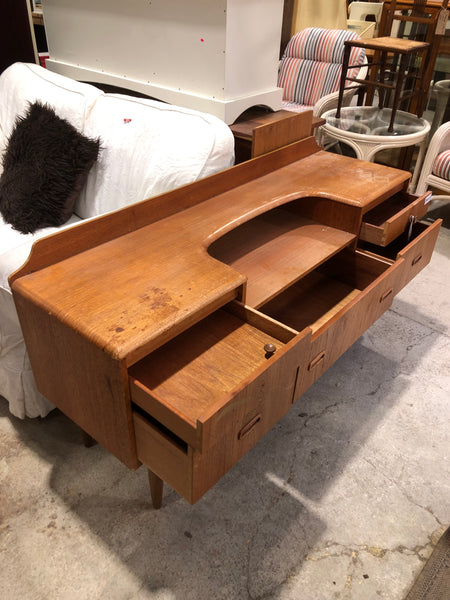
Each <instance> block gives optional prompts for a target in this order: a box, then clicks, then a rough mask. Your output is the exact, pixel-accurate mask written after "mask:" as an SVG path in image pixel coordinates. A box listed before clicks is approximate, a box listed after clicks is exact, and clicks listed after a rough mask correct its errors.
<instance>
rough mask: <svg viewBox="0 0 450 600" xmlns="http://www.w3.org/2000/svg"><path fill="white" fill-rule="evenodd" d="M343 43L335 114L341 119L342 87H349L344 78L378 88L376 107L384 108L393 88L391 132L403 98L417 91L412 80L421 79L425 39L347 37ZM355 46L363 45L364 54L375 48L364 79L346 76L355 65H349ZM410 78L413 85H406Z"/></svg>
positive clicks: (425, 46)
mask: <svg viewBox="0 0 450 600" xmlns="http://www.w3.org/2000/svg"><path fill="white" fill-rule="evenodd" d="M344 46H345V49H344V56H343V63H342V74H341V83H340V88H339V98H338V107H337V112H336V117H337V118H340V113H341V107H342V99H343V96H344V90H345V89H349V87H352V86H347V87H346V82H347V81H353V82H356V83H358V84H363V85H364V86H366V88H369V89H370V88H372V90H373V89H378V98H379V101H378V106H379V108H380V109H381V108H384V107H385V100H386V99H387V98H388V95H387V94H386V92H387V91H391V90H393V92H394V97H393V101H392V107H391V108H392V116H391V120H390V123H389V129H388V131H389V132H392V131H393V129H394V121H395V115H396V112H397V110H398V108H399V107H400V106H401V104H402V103H403V102H404V101H405V100H408V99H411V98H412V97H414V96H416V95H417V94H419V93H420V90H419V89H418V87H417V86H416V85H415V83H416V81H417V80H419V79H420V76H421V73H422V72H423V69H424V67H425V58H426V50H427V49H428V48H429V46H430V45H429V44H428V43H427V42H418V41H414V40H407V39H403V38H395V37H390V36H387V37H380V38H372V39H370V38H369V39H359V40H348V41H345V42H344ZM354 47H358V48H364V49H365V50H366V53H367V50H373V51H374V59H373V62H372V63H371V64H370V72H369V77H368V78H367V79H365V80H361V79H358V78H356V77H349V75H348V71H349V70H350V69H351V68H354V65H349V58H350V52H351V50H352V48H354ZM410 80H413V83H412V85H409V84H408V85H406V84H407V82H408V81H410ZM358 87H359V86H358ZM368 97H369V98H372V97H373V92H372V94H368Z"/></svg>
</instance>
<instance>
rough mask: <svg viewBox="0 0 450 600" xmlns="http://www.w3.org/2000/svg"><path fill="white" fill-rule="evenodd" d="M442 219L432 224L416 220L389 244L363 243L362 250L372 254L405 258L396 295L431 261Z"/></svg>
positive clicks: (390, 258) (391, 257)
mask: <svg viewBox="0 0 450 600" xmlns="http://www.w3.org/2000/svg"><path fill="white" fill-rule="evenodd" d="M441 224H442V219H437V220H436V221H435V222H434V223H432V224H427V223H422V222H416V223H413V224H412V226H411V228H409V227H408V230H407V231H405V232H403V233H402V234H401V235H400V236H398V237H397V238H396V239H395V240H394V241H392V242H391V243H390V244H388V245H387V246H385V247H383V248H380V247H379V246H377V245H375V244H369V243H362V244H361V250H362V251H365V252H366V253H367V254H370V255H372V256H382V257H385V258H386V259H388V260H391V261H392V262H393V261H396V260H399V259H403V262H402V269H401V272H400V273H399V276H398V277H397V279H396V281H395V286H394V295H395V294H397V293H398V292H399V291H400V290H401V289H402V288H403V287H404V286H405V285H406V284H407V283H408V282H409V281H411V279H413V278H414V277H415V276H416V275H417V274H418V273H419V272H420V271H421V270H422V269H423V268H424V267H426V265H427V264H428V263H429V262H430V259H431V256H432V254H433V250H434V247H435V245H436V240H437V237H438V234H439V229H440V227H441Z"/></svg>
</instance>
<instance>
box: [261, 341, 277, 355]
mask: <svg viewBox="0 0 450 600" xmlns="http://www.w3.org/2000/svg"><path fill="white" fill-rule="evenodd" d="M276 349H277V348H276V346H275V344H264V352H265V353H266V355H268V356H267V357H269V356H272V354H273V353H274V352H275V350H276Z"/></svg>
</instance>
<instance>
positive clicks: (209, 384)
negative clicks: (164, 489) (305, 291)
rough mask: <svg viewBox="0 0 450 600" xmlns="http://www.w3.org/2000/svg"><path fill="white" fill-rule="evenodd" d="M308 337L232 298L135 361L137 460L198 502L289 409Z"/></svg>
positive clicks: (132, 389) (133, 393)
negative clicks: (228, 302) (226, 305)
mask: <svg viewBox="0 0 450 600" xmlns="http://www.w3.org/2000/svg"><path fill="white" fill-rule="evenodd" d="M231 311H233V312H231ZM233 313H234V314H233ZM309 338H310V331H309V330H307V331H305V332H302V333H301V334H297V333H296V332H295V331H292V330H290V329H289V328H287V327H283V326H282V325H281V324H278V323H276V322H274V321H272V320H271V319H270V318H267V317H264V316H262V315H260V314H259V313H257V312H256V311H252V310H251V309H248V308H246V307H244V306H243V305H240V304H238V303H234V304H233V303H232V304H231V305H230V306H229V307H228V310H227V308H224V309H220V310H218V311H216V312H215V313H213V314H212V315H210V316H208V317H207V318H205V319H204V320H203V321H201V322H199V323H197V324H196V325H194V326H193V327H191V328H190V329H189V330H188V331H186V332H184V333H182V334H181V335H179V336H178V337H177V338H175V339H173V340H171V341H170V342H168V343H167V344H165V345H164V346H162V347H161V348H159V349H158V350H156V351H155V352H153V353H151V354H150V355H149V356H148V357H146V358H145V359H144V360H142V361H140V362H139V363H137V364H136V365H134V366H132V367H131V368H130V369H129V381H130V392H131V400H132V402H133V419H134V425H135V431H136V445H137V454H138V458H139V460H141V461H142V462H143V463H144V464H145V465H146V466H147V467H148V468H149V469H151V471H153V472H154V473H156V475H158V476H159V477H160V478H161V479H163V480H164V481H166V482H167V483H169V485H171V486H172V487H173V488H174V489H176V490H177V491H178V492H179V493H180V494H182V495H183V496H184V497H185V498H186V499H187V500H188V501H190V502H195V501H196V500H197V499H198V498H199V497H200V496H201V495H202V494H203V493H204V492H205V491H206V490H207V489H208V488H209V487H211V486H212V485H213V484H214V483H215V482H216V481H217V480H218V479H220V477H221V476H222V475H224V473H225V472H226V471H227V470H228V469H229V468H230V467H231V466H233V464H235V463H236V462H237V461H238V460H239V459H240V458H241V457H242V456H243V455H244V454H245V453H246V452H247V451H248V450H249V449H250V448H251V447H252V446H253V445H254V444H255V443H256V442H257V441H258V439H260V437H261V436H262V435H263V434H264V433H266V432H267V431H268V430H269V429H270V428H271V427H272V426H273V425H274V424H275V423H276V422H277V421H278V420H279V419H280V418H281V417H282V416H283V415H284V414H285V413H286V412H287V411H288V410H289V408H290V406H291V404H292V400H293V394H294V389H295V379H296V375H297V364H298V363H299V362H300V361H301V359H302V357H303V356H305V355H306V354H307V353H308V346H309Z"/></svg>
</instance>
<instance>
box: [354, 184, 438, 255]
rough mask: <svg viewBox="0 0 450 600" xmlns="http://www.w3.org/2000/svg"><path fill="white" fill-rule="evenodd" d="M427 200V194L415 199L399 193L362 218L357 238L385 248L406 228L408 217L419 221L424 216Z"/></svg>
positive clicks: (428, 195)
mask: <svg viewBox="0 0 450 600" xmlns="http://www.w3.org/2000/svg"><path fill="white" fill-rule="evenodd" d="M429 199H430V194H429V193H426V194H424V195H423V196H420V197H417V196H413V195H411V194H407V193H406V192H399V193H398V194H396V195H395V196H393V197H392V198H390V199H389V200H386V201H385V202H383V203H382V204H380V205H379V206H377V207H375V208H374V209H372V210H371V211H369V212H367V213H366V214H365V215H364V216H363V223H362V225H361V230H360V233H359V238H360V239H361V240H364V241H366V242H370V243H372V244H377V245H378V246H387V245H388V244H390V243H391V242H392V241H393V240H394V239H395V238H397V237H398V236H399V235H401V234H402V233H403V232H404V231H405V230H406V229H407V228H408V226H409V220H410V217H414V218H415V219H421V218H422V217H423V216H424V215H425V214H426V212H427V203H428V201H429Z"/></svg>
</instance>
